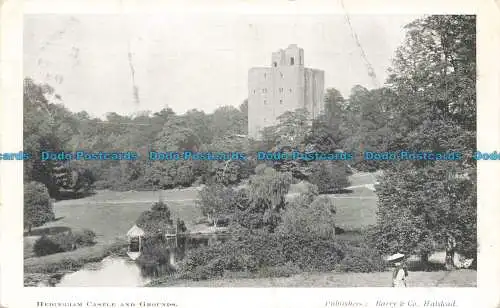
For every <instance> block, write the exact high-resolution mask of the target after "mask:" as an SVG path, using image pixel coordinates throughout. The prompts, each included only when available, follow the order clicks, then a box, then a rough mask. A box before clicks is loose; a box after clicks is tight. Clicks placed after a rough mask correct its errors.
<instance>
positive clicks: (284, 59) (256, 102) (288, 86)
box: [248, 45, 325, 139]
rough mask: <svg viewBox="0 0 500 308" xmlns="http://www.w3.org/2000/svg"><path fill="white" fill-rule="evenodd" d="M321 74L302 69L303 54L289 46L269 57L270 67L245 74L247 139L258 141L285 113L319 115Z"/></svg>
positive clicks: (323, 82) (296, 48) (301, 50)
mask: <svg viewBox="0 0 500 308" xmlns="http://www.w3.org/2000/svg"><path fill="white" fill-rule="evenodd" d="M324 87H325V78H324V72H323V71H321V70H317V69H312V68H306V67H304V50H303V49H302V48H299V47H297V45H289V46H288V48H286V49H285V50H283V49H280V50H278V51H276V52H273V53H272V57H271V66H270V67H254V68H251V69H250V70H249V72H248V135H249V137H251V138H255V139H259V138H260V137H261V136H260V132H261V130H262V129H263V128H265V127H268V126H272V125H275V124H276V123H277V120H276V118H277V117H279V116H280V115H282V114H283V113H285V112H286V111H294V110H296V109H299V108H305V109H307V110H308V111H309V114H310V116H311V117H312V118H316V117H317V116H318V115H319V114H320V113H321V112H322V111H323V91H324Z"/></svg>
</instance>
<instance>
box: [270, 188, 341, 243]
mask: <svg viewBox="0 0 500 308" xmlns="http://www.w3.org/2000/svg"><path fill="white" fill-rule="evenodd" d="M310 199H311V198H308V196H304V197H302V198H300V197H299V198H298V200H297V201H296V203H295V204H293V205H291V206H289V207H288V208H287V209H285V211H284V213H283V215H282V222H281V224H280V225H279V227H278V232H280V233H282V234H294V235H297V236H301V235H302V234H309V235H313V236H315V237H318V238H325V239H333V238H334V237H335V212H336V210H335V207H334V204H333V202H332V200H331V199H330V198H328V197H327V196H320V197H319V198H317V199H316V200H315V201H313V202H312V203H311V204H310V205H309V204H307V203H308V202H309V201H310ZM300 202H303V203H302V204H300Z"/></svg>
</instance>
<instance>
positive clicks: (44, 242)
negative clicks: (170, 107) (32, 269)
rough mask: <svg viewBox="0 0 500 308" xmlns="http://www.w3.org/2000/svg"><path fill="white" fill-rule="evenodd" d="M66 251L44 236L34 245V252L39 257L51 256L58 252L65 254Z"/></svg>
mask: <svg viewBox="0 0 500 308" xmlns="http://www.w3.org/2000/svg"><path fill="white" fill-rule="evenodd" d="M63 251H64V250H63V249H62V248H61V246H59V245H58V244H57V243H54V242H53V241H52V240H51V239H49V238H48V237H47V236H45V235H43V236H42V237H40V238H39V239H37V240H36V241H35V244H34V245H33V252H34V253H35V255H36V256H37V257H41V256H46V255H51V254H54V253H58V252H63Z"/></svg>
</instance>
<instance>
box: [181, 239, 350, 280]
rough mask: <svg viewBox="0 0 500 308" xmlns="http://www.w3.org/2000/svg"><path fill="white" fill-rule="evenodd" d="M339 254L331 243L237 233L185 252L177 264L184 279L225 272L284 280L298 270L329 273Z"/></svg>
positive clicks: (208, 276)
mask: <svg viewBox="0 0 500 308" xmlns="http://www.w3.org/2000/svg"><path fill="white" fill-rule="evenodd" d="M342 257H343V254H342V252H341V251H340V250H339V249H338V248H337V244H336V243H335V242H334V241H332V240H322V239H318V238H314V237H311V236H305V237H302V238H297V237H294V236H287V235H280V234H272V233H266V232H262V231H259V232H250V231H247V230H240V232H237V233H236V234H235V235H234V236H233V238H232V239H231V240H229V241H227V242H224V243H216V244H215V245H213V246H208V247H202V248H198V249H194V250H191V251H189V252H188V254H187V256H186V258H185V259H184V260H183V262H182V263H181V265H180V268H181V273H182V274H181V276H182V277H183V278H186V279H196V280H199V279H210V278H216V277H222V276H224V275H225V274H224V273H225V272H227V271H230V272H247V273H255V274H258V275H259V276H266V275H268V276H266V277H281V276H285V277H288V276H290V275H293V274H296V273H298V272H299V271H331V270H333V269H335V266H336V264H338V263H339V262H340V260H341V259H342Z"/></svg>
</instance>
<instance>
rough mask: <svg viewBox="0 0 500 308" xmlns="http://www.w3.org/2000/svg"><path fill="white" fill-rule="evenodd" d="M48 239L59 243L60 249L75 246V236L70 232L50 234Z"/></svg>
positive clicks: (64, 249)
mask: <svg viewBox="0 0 500 308" xmlns="http://www.w3.org/2000/svg"><path fill="white" fill-rule="evenodd" d="M50 240H51V241H52V242H54V243H55V244H57V245H59V247H60V248H61V250H62V251H71V250H73V249H75V248H76V243H75V237H74V236H73V234H72V233H71V232H68V233H58V234H56V235H54V236H52V237H51V238H50Z"/></svg>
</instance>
